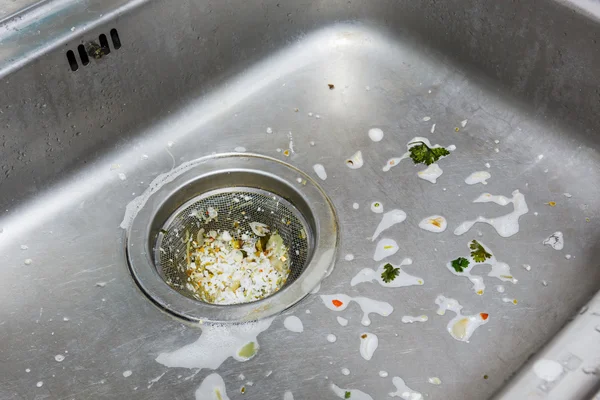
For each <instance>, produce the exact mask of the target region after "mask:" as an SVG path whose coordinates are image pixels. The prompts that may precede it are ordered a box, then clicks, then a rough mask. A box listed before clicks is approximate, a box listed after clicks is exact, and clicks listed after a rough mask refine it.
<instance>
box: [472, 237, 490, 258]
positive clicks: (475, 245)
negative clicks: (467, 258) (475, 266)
mask: <svg viewBox="0 0 600 400" xmlns="http://www.w3.org/2000/svg"><path fill="white" fill-rule="evenodd" d="M469 248H470V249H471V257H473V260H475V262H478V263H481V262H484V261H485V260H487V259H488V258H491V257H492V255H491V254H490V253H488V252H487V251H486V250H485V248H484V247H483V246H482V245H481V244H480V243H479V242H478V241H477V240H473V241H472V242H471V244H470V245H469Z"/></svg>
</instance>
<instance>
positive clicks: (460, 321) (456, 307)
mask: <svg viewBox="0 0 600 400" xmlns="http://www.w3.org/2000/svg"><path fill="white" fill-rule="evenodd" d="M435 304H437V305H438V306H439V308H438V310H437V313H438V315H444V314H445V313H446V311H447V310H449V311H452V312H454V313H456V316H455V317H454V318H452V319H451V320H450V322H448V325H447V326H446V330H447V331H448V333H449V334H450V336H452V337H453V338H454V339H456V340H458V341H460V342H467V343H468V342H469V339H470V338H471V336H472V335H473V333H474V332H475V330H476V329H477V328H479V327H480V326H482V325H485V324H487V323H488V321H489V316H488V314H484V313H479V314H475V315H462V313H461V311H462V306H461V305H460V303H459V302H458V301H456V300H455V299H451V298H447V297H444V296H442V295H439V296H438V297H437V298H436V299H435Z"/></svg>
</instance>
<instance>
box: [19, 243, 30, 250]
mask: <svg viewBox="0 0 600 400" xmlns="http://www.w3.org/2000/svg"><path fill="white" fill-rule="evenodd" d="M28 248H29V247H27V245H26V244H22V245H21V250H27V249H28Z"/></svg>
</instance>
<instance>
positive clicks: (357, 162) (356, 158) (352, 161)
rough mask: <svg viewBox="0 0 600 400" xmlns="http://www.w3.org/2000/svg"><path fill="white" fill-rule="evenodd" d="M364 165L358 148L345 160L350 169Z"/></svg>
mask: <svg viewBox="0 0 600 400" xmlns="http://www.w3.org/2000/svg"><path fill="white" fill-rule="evenodd" d="M363 165H364V160H363V156H362V152H361V151H360V150H359V151H357V152H356V153H354V155H353V156H352V157H350V158H348V159H347V160H346V166H347V167H348V168H350V169H359V168H360V167H362V166H363Z"/></svg>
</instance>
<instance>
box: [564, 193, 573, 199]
mask: <svg viewBox="0 0 600 400" xmlns="http://www.w3.org/2000/svg"><path fill="white" fill-rule="evenodd" d="M563 195H564V196H565V197H566V198H567V199H570V198H571V197H573V195H572V194H571V193H563Z"/></svg>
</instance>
